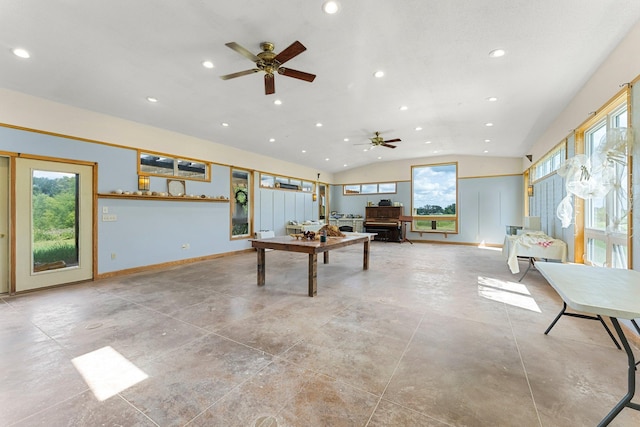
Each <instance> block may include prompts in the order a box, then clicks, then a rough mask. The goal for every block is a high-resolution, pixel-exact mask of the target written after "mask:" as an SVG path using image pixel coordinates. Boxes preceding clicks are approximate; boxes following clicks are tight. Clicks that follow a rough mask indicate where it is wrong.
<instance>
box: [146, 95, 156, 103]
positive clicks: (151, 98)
mask: <svg viewBox="0 0 640 427" xmlns="http://www.w3.org/2000/svg"><path fill="white" fill-rule="evenodd" d="M147 101H149V102H158V98H154V97H153V96H147Z"/></svg>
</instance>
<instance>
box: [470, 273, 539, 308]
mask: <svg viewBox="0 0 640 427" xmlns="http://www.w3.org/2000/svg"><path fill="white" fill-rule="evenodd" d="M478 295H480V296H481V297H483V298H487V299H490V300H492V301H498V302H502V303H505V304H509V305H512V306H515V307H520V308H524V309H526V310H530V311H535V312H536V313H542V310H540V307H538V304H537V303H536V301H535V300H534V299H533V297H531V293H530V292H529V290H528V289H527V287H526V286H525V285H524V284H522V283H514V282H508V281H505V280H500V279H493V278H490V277H482V276H478Z"/></svg>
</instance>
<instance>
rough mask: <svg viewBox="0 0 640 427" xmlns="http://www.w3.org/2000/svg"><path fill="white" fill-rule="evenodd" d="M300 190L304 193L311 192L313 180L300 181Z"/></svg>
mask: <svg viewBox="0 0 640 427" xmlns="http://www.w3.org/2000/svg"><path fill="white" fill-rule="evenodd" d="M302 191H304V192H306V193H311V192H312V191H313V182H308V181H303V182H302Z"/></svg>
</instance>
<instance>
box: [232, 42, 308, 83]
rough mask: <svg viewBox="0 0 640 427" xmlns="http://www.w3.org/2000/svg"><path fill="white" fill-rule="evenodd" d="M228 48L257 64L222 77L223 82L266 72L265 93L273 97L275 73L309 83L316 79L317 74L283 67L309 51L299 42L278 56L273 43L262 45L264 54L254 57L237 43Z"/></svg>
mask: <svg viewBox="0 0 640 427" xmlns="http://www.w3.org/2000/svg"><path fill="white" fill-rule="evenodd" d="M226 46H227V47H229V48H231V49H233V50H235V51H236V52H238V53H239V54H240V55H242V56H244V57H246V58H249V59H250V60H252V61H253V62H255V64H256V67H255V68H251V69H249V70H245V71H239V72H237V73H232V74H227V75H224V76H220V78H221V79H222V80H229V79H234V78H236V77H241V76H246V75H248V74H253V73H257V72H259V71H264V73H265V75H264V93H265V95H271V94H273V93H275V92H276V85H275V78H274V74H275V73H278V74H280V75H283V76H287V77H293V78H294V79H300V80H304V81H307V82H312V81H313V80H314V79H315V78H316V75H315V74H310V73H305V72H304V71H298V70H293V69H291V68H285V67H283V66H282V64H284V63H285V62H287V61H289V60H290V59H292V58H295V57H296V56H298V55H300V54H301V53H302V52H304V51H305V50H307V48H306V47H304V45H303V44H302V43H300V42H299V41H297V40H296V41H295V42H293V43H292V44H291V45H290V46H289V47H287V48H286V49H285V50H283V51H282V52H280V53H278V54H276V53H275V52H274V51H273V49H274V47H275V46H274V45H273V43H271V42H263V43H260V49H262V52H260V53H258V54H257V55H254V54H253V53H251V52H250V51H249V50H248V49H246V48H244V47H242V46H240V45H239V44H238V43H236V42H230V43H226Z"/></svg>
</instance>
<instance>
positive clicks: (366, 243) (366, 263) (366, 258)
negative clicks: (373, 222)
mask: <svg viewBox="0 0 640 427" xmlns="http://www.w3.org/2000/svg"><path fill="white" fill-rule="evenodd" d="M369 243H370V240H369V239H367V240H365V241H364V258H363V260H362V269H363V270H368V269H369Z"/></svg>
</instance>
